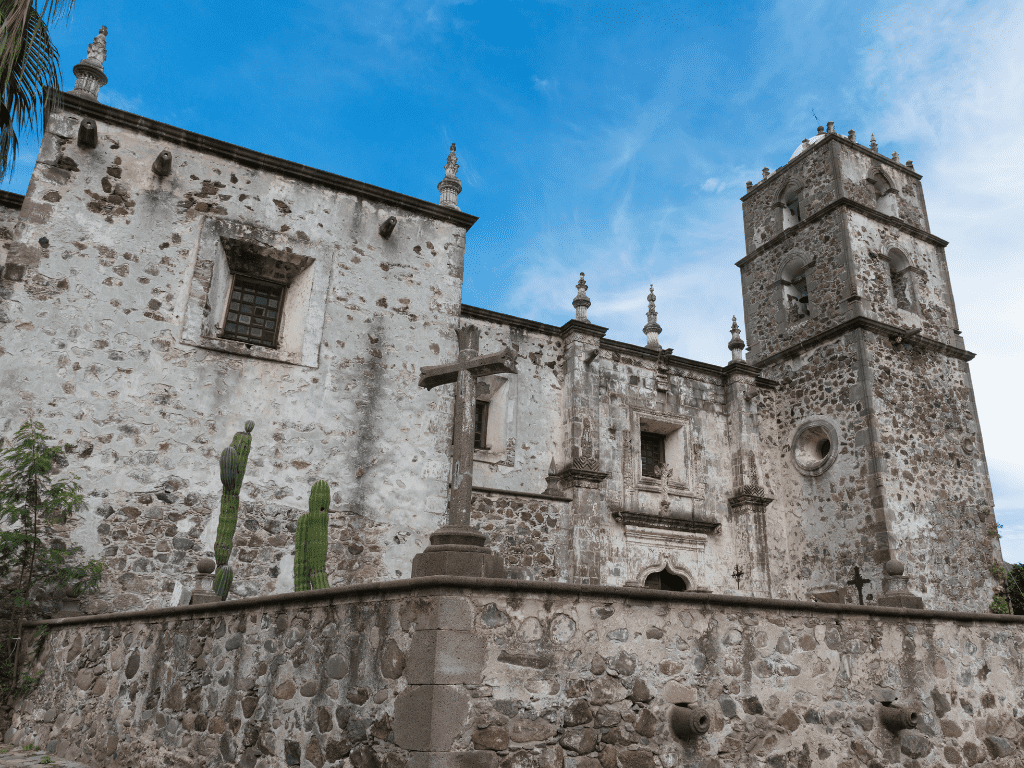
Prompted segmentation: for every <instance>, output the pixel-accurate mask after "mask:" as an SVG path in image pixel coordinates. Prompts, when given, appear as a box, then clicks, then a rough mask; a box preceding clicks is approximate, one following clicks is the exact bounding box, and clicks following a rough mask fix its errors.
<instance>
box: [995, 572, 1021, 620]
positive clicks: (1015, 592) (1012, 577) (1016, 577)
mask: <svg viewBox="0 0 1024 768" xmlns="http://www.w3.org/2000/svg"><path fill="white" fill-rule="evenodd" d="M992 571H993V575H994V576H995V577H996V578H997V579H999V582H1000V585H999V589H997V590H996V593H995V595H994V596H993V597H992V605H991V607H990V609H989V610H991V611H992V613H1012V614H1015V615H1017V616H1024V563H1017V564H1016V565H1011V564H1010V563H1004V564H1003V565H1002V566H996V567H995V568H993V569H992Z"/></svg>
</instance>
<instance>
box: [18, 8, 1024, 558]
mask: <svg viewBox="0 0 1024 768" xmlns="http://www.w3.org/2000/svg"><path fill="white" fill-rule="evenodd" d="M101 24H105V25H106V26H107V27H108V28H109V30H110V32H109V36H108V59H107V64H106V71H107V74H108V77H109V78H110V83H109V84H108V85H107V86H106V87H105V88H104V89H103V90H102V91H101V100H102V101H104V102H106V103H108V104H111V105H113V106H116V107H119V108H122V109H127V110H130V111H132V112H136V113H139V114H142V115H145V116H147V117H151V118H154V119H157V120H161V121H164V122H167V123H171V124H174V125H178V126H181V127H183V128H187V129H189V130H193V131H197V132H199V133H203V134H206V135H209V136H213V137H216V138H218V139H223V140H226V141H230V142H233V143H236V144H240V145H243V146H246V147H250V148H252V149H255V150H258V151H261V152H267V153H270V154H272V155H277V156H280V157H284V158H287V159H289V160H294V161H297V162H300V163H304V164H306V165H311V166H314V167H317V168H322V169H325V170H328V171H331V172H334V173H339V174H342V175H345V176H349V177H352V178H355V179H359V180H361V181H366V182H369V183H372V184H377V185H380V186H382V187H387V188H389V189H394V190H397V191H400V192H404V193H407V194H410V195H414V196H417V197H421V198H424V199H427V200H436V199H437V194H438V193H437V190H436V189H435V186H436V184H437V182H438V181H439V180H440V179H441V177H442V176H443V167H444V162H445V157H446V155H447V150H448V145H449V144H450V143H451V142H453V141H454V142H456V143H457V144H458V154H459V162H460V164H461V170H460V173H459V175H460V177H461V178H462V183H463V187H464V189H463V192H462V195H460V198H459V203H460V206H461V207H462V209H463V210H465V211H467V212H469V213H472V214H475V215H477V216H479V217H480V221H479V222H478V223H477V224H476V226H475V227H474V228H473V229H472V231H471V232H470V234H469V236H468V239H467V267H466V275H465V277H466V282H465V289H464V300H465V302H466V303H468V304H475V305H479V306H484V307H488V308H491V309H496V310H499V311H504V312H509V313H512V314H517V315H524V316H527V317H531V318H533V319H537V320H541V321H546V322H550V323H554V324H561V323H563V322H564V321H565V320H567V319H568V318H569V317H570V316H571V315H572V307H571V300H572V297H573V296H574V295H575V289H574V287H573V286H574V285H575V283H576V280H577V278H578V273H579V272H580V271H585V272H586V273H587V280H588V283H589V284H590V296H591V298H592V300H593V302H594V303H593V306H592V307H591V310H590V317H591V319H592V320H593V321H594V322H597V323H600V324H602V325H606V326H609V327H610V329H611V330H610V333H609V336H611V337H613V338H617V339H621V340H623V341H629V342H633V343H643V334H642V332H641V328H642V327H643V325H644V323H645V321H646V320H645V317H644V312H645V311H646V295H647V285H648V284H649V283H654V285H655V292H656V293H657V294H658V297H659V301H658V309H659V320H660V322H661V325H662V326H663V327H664V328H665V331H664V333H663V334H662V343H663V344H665V345H666V346H671V347H674V348H675V351H676V353H677V354H681V355H684V356H687V357H693V358H697V359H700V360H706V361H708V362H713V363H724V362H725V361H726V360H727V359H728V350H727V349H726V342H727V341H728V338H729V334H728V327H729V323H730V318H731V316H732V315H733V314H737V315H741V311H742V304H741V297H740V286H739V271H738V270H737V269H736V268H735V267H734V266H733V264H734V263H735V262H736V261H737V259H739V258H741V257H742V255H743V252H744V250H743V231H742V218H741V209H740V203H739V197H740V196H741V195H742V194H743V193H744V191H745V189H744V186H745V182H746V180H748V179H750V180H754V179H756V178H759V177H760V169H761V168H762V167H764V166H769V167H771V168H773V169H774V168H777V167H779V166H780V165H782V164H784V163H785V162H786V160H788V158H789V156H790V154H791V153H792V152H793V150H794V149H795V148H796V146H797V145H798V144H799V143H800V140H801V139H803V138H805V137H809V136H812V135H813V134H814V133H815V128H816V126H817V125H819V124H822V125H823V124H824V122H825V121H827V120H834V121H835V123H836V129H837V130H838V131H840V132H842V133H844V134H845V133H846V132H847V131H848V130H850V129H851V128H852V129H854V130H856V131H857V135H858V138H859V139H860V140H861V141H862V142H864V143H866V142H867V141H868V139H869V137H870V135H871V133H875V134H876V136H877V139H878V142H879V145H880V148H881V150H882V151H883V152H885V153H887V154H888V153H891V152H893V151H898V152H899V153H900V157H901V158H902V159H903V160H907V159H910V160H913V161H914V165H915V168H916V169H917V170H918V171H919V172H920V173H922V174H923V175H924V181H923V183H924V190H925V196H926V201H927V204H928V211H929V216H930V219H931V223H932V229H933V231H934V232H935V233H936V234H937V235H939V236H940V237H943V238H945V239H947V240H949V241H950V243H951V245H950V247H949V248H948V249H947V257H948V259H949V265H950V272H951V275H952V279H953V287H954V291H955V293H956V299H957V306H958V311H959V315H960V322H961V327H962V329H963V332H964V338H965V340H966V343H967V346H968V348H969V349H971V350H973V351H975V352H977V353H978V358H977V359H976V360H975V361H974V362H973V363H972V366H971V367H972V374H973V376H974V382H975V387H976V393H977V399H978V407H979V410H980V412H981V420H982V429H983V434H984V438H985V445H986V451H987V455H988V458H989V465H990V471H991V474H992V479H993V484H994V487H995V493H996V506H997V515H998V517H999V519H1000V521H1001V522H1002V523H1003V524H1004V526H1005V527H1004V529H1003V534H1004V539H1003V547H1004V555H1005V556H1006V558H1007V559H1009V560H1013V561H1024V458H1022V456H1021V451H1020V448H1019V435H1021V434H1024V416H1022V412H1024V407H1022V405H1021V399H1020V396H1019V394H1018V390H1019V387H1020V384H1019V382H1020V381H1021V379H1022V374H1024V363H1022V359H1024V358H1022V355H1021V349H1020V348H1021V338H1020V335H1019V334H1018V333H1016V332H1015V331H1016V328H1017V326H1018V324H1019V319H1018V318H1019V312H1020V309H1021V308H1022V306H1021V305H1022V301H1021V296H1022V295H1024V280H1022V276H1021V272H1020V269H1019V265H1020V262H1021V260H1020V258H1019V245H1018V243H1019V239H1018V236H1017V233H1016V231H1015V229H1016V227H1015V225H1016V224H1017V222H1018V221H1019V220H1020V219H1021V215H1022V213H1024V210H1022V208H1024V206H1022V196H1021V191H1020V190H1021V188H1022V184H1021V179H1022V178H1024V151H1022V143H1021V130H1022V126H1024V46H1022V39H1024V9H1022V6H1021V4H1019V3H1018V4H1012V3H1006V2H1005V1H1004V2H990V3H986V2H973V3H967V2H942V0H938V1H937V2H936V1H933V0H929V1H928V2H907V3H899V2H864V3H843V4H840V5H837V4H835V3H830V2H829V3H827V2H813V0H800V2H795V1H785V2H777V3H774V4H773V3H763V4H757V5H753V6H741V5H739V4H737V3H731V2H707V3H692V4H688V5H687V4H682V3H666V2H631V3H625V2H622V3H572V2H546V3H538V2H516V3H508V2H499V0H487V2H477V3H473V2H436V1H430V0H410V1H409V2H397V1H395V2H386V1H381V2H371V3H344V2H341V3H339V2H334V1H333V0H319V1H310V2H292V3H253V2H244V3H243V2H233V1H230V0H219V1H218V2H216V3H210V2H205V1H204V2H162V3H138V2H131V3H128V2H120V1H119V0H105V2H95V0H92V1H90V0H79V3H78V6H77V8H76V9H75V11H74V13H73V16H72V19H71V22H70V23H69V24H68V25H66V26H64V25H61V26H58V27H57V28H56V29H55V30H53V33H54V38H55V41H56V42H57V44H58V46H59V48H60V50H61V52H62V54H63V60H62V61H63V69H64V72H65V78H66V87H68V88H70V87H71V86H72V85H73V83H74V78H73V76H72V75H71V67H72V66H73V65H74V63H75V62H76V61H77V60H78V59H79V58H81V57H82V56H84V54H85V49H86V46H87V45H88V43H89V41H90V40H91V39H92V37H93V36H94V35H95V34H96V31H97V30H98V28H99V27H100V25H101ZM815 115H816V116H817V117H815ZM22 141H23V152H22V155H21V157H20V159H19V162H18V164H17V166H16V170H15V174H14V176H13V177H12V178H10V179H8V180H6V183H5V185H4V186H5V188H7V189H10V190H13V191H16V192H24V190H25V187H26V186H27V183H28V178H29V174H30V172H31V167H32V164H33V162H34V159H35V154H36V151H37V147H38V142H32V141H31V139H29V138H28V137H23V140H22Z"/></svg>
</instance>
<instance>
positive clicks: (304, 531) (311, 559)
mask: <svg viewBox="0 0 1024 768" xmlns="http://www.w3.org/2000/svg"><path fill="white" fill-rule="evenodd" d="M330 508H331V488H330V486H328V485H327V483H326V482H325V481H323V480H317V481H316V483H314V484H313V488H312V490H310V492H309V512H307V513H306V514H304V515H302V516H301V517H300V518H299V523H298V526H297V527H296V530H295V591H296V592H301V591H303V590H306V589H326V588H327V587H329V586H330V584H328V583H327V519H328V515H329V513H330Z"/></svg>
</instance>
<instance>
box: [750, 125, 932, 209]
mask: <svg viewBox="0 0 1024 768" xmlns="http://www.w3.org/2000/svg"><path fill="white" fill-rule="evenodd" d="M830 141H838V142H839V143H841V144H845V145H846V146H847V147H849V148H850V149H853V150H856V151H857V152H860V153H861V154H864V155H867V156H868V157H870V158H871V159H872V160H877V161H878V162H880V163H882V164H883V165H888V166H890V167H892V168H899V170H900V171H901V172H902V173H905V174H907V175H908V176H911V177H913V178H915V179H917V180H918V181H920V180H921V179H922V178H924V177H923V176H921V174H920V173H918V172H917V171H915V170H914V169H913V168H908V167H907V166H905V165H904V164H903V163H900V162H897V161H896V160H893V159H892V158H889V157H886V156H885V155H883V154H882V153H881V152H875V151H873V150H872V149H870V148H868V147H865V146H863V145H862V144H858V143H857V142H856V141H853V140H851V139H848V138H847V137H845V136H842V135H841V134H838V133H827V134H825V138H824V139H823V140H822V141H819V142H818V143H817V144H815V145H814V146H813V147H812V148H810V149H808V150H807V151H805V152H801V153H800V154H798V155H797V156H796V157H793V158H790V159H789V161H788V162H787V163H786V164H785V165H781V166H779V167H778V168H776V169H775V170H774V171H772V172H771V174H770V175H769V176H768V178H767V179H760V180H759V181H756V182H755V183H754V186H753V187H752V188H751V189H750V191H749V192H747V194H745V195H743V197H741V198H740V201H742V202H746V201H747V199H748V198H750V197H753V196H754V195H756V194H757V193H758V192H759V191H761V189H763V188H764V182H766V181H771V180H772V178H774V177H776V176H779V175H780V174H783V173H785V172H787V171H789V170H792V169H793V168H795V167H796V166H797V165H799V164H800V163H801V162H803V160H804V159H806V158H807V157H810V156H811V155H813V154H817V153H818V152H819V151H820V150H821V148H822V147H827V146H828V143H829V142H830Z"/></svg>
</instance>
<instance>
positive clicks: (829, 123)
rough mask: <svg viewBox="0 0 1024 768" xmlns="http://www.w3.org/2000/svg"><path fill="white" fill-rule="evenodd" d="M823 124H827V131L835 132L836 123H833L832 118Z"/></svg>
mask: <svg viewBox="0 0 1024 768" xmlns="http://www.w3.org/2000/svg"><path fill="white" fill-rule="evenodd" d="M825 125H827V126H828V129H827V130H828V132H829V133H835V132H836V124H835V121H834V120H829V121H828V122H827V123H825Z"/></svg>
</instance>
